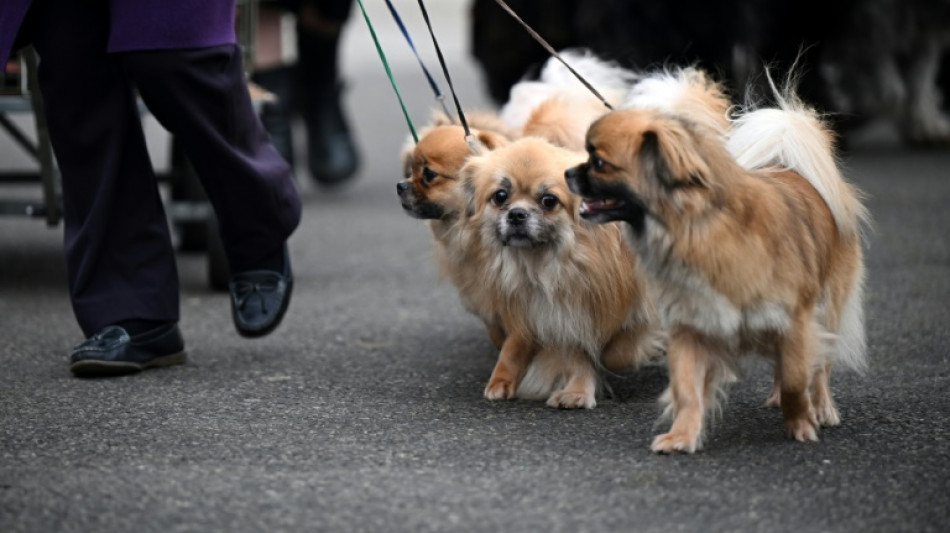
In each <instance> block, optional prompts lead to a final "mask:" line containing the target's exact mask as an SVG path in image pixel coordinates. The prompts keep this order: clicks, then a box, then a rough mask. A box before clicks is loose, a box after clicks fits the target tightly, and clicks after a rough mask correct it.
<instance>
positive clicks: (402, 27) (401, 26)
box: [386, 0, 452, 117]
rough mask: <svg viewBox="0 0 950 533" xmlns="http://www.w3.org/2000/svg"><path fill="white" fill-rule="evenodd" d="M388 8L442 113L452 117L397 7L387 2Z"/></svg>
mask: <svg viewBox="0 0 950 533" xmlns="http://www.w3.org/2000/svg"><path fill="white" fill-rule="evenodd" d="M386 6H387V7H388V8H389V12H390V13H392V16H393V20H395V21H396V25H397V26H399V31H401V32H402V36H403V37H405V38H406V42H407V43H409V48H411V49H412V53H413V55H415V56H416V60H417V61H418V62H419V66H420V67H422V73H423V74H425V76H426V80H428V82H429V87H430V88H431V89H432V92H433V93H434V94H435V99H436V100H438V101H439V104H441V105H442V111H444V112H445V115H446V116H447V117H451V116H452V113H450V112H449V108H448V107H447V106H446V105H445V95H444V94H443V93H442V89H441V88H440V87H439V84H438V83H436V81H435V78H433V77H432V74H431V73H430V72H429V69H428V68H426V65H425V62H423V61H422V57H420V56H419V51H418V50H416V45H415V43H413V42H412V37H410V36H409V30H407V29H406V25H405V24H403V22H402V17H400V16H399V12H398V11H396V6H394V5H393V3H392V2H391V1H390V0H386Z"/></svg>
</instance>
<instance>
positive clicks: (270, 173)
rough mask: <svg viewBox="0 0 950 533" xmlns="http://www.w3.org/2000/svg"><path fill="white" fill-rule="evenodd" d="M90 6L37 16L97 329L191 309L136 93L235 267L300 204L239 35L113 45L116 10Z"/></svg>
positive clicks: (269, 247) (71, 250)
mask: <svg viewBox="0 0 950 533" xmlns="http://www.w3.org/2000/svg"><path fill="white" fill-rule="evenodd" d="M92 4H98V5H90V3H86V2H75V1H70V0H65V1H50V2H43V3H42V6H43V7H42V8H41V9H39V10H38V11H37V12H35V13H33V14H32V15H31V16H35V17H36V18H35V19H34V21H35V27H34V30H33V42H34V46H35V47H36V49H37V52H38V54H39V56H40V68H39V72H38V74H39V81H40V89H41V92H42V95H43V99H44V102H45V104H46V107H47V116H48V122H49V132H50V137H51V140H52V144H53V150H54V153H55V154H56V158H57V161H58V163H59V167H60V170H61V173H62V178H63V200H64V226H65V239H64V240H65V251H66V265H67V270H68V278H69V291H70V297H71V301H72V305H73V310H74V312H75V315H76V318H77V319H78V321H79V325H80V327H81V328H82V330H83V332H84V333H85V334H86V335H87V336H88V335H91V334H92V333H94V332H96V331H98V330H99V329H101V328H102V327H104V326H106V325H109V324H114V323H116V322H118V321H121V320H126V319H146V320H159V321H177V320H178V318H179V286H178V274H177V268H176V263H175V255H174V251H173V249H172V244H171V239H170V234H169V227H168V221H167V219H166V217H165V212H164V209H163V205H162V201H161V198H160V196H159V192H158V186H157V185H158V184H157V181H156V176H155V172H154V170H153V169H152V167H151V163H150V159H149V155H148V152H147V150H146V144H145V137H144V134H143V132H142V126H141V122H140V118H139V111H138V108H137V105H136V97H135V90H137V91H138V94H139V95H140V96H141V98H142V100H143V101H144V102H145V104H146V106H147V107H148V109H149V111H150V112H151V113H153V114H154V115H155V117H156V118H157V119H158V121H159V122H160V123H161V124H162V126H163V127H165V128H166V129H167V130H169V131H170V132H171V133H172V134H173V135H174V136H175V137H176V139H177V140H178V141H179V142H180V144H181V146H182V147H183V148H184V150H185V153H186V155H187V156H188V158H189V159H190V161H191V162H192V165H193V166H194V168H195V170H196V173H197V174H198V176H199V178H200V180H201V182H202V184H203V186H204V188H205V190H206V192H207V193H208V196H209V199H210V202H211V204H212V206H213V207H214V210H215V212H216V214H217V218H218V223H219V227H220V231H221V237H222V240H223V244H224V248H225V253H226V255H227V257H228V261H229V263H230V266H231V269H232V271H233V272H239V271H242V270H248V269H253V268H255V266H256V263H258V262H259V261H260V260H261V258H263V257H265V256H267V255H271V254H273V253H274V252H275V251H276V250H278V249H279V248H280V247H281V246H282V244H283V242H284V241H285V240H286V239H287V237H288V236H289V235H290V234H291V233H292V232H293V231H294V229H295V228H296V227H297V224H298V223H299V221H300V209H301V206H300V198H299V196H298V193H297V189H296V186H295V184H294V182H293V178H292V175H291V171H290V168H289V166H288V165H287V163H286V162H285V161H284V160H283V159H282V158H281V157H280V155H279V154H278V153H277V151H276V150H275V149H274V148H273V146H272V145H271V144H270V141H269V140H268V137H267V134H266V133H265V131H264V129H263V127H262V126H261V123H260V121H259V119H258V117H257V115H256V114H255V113H254V110H253V108H252V106H251V102H250V97H249V95H248V92H247V87H246V84H245V78H244V73H243V70H242V66H241V55H240V51H239V49H238V48H237V47H236V46H235V45H233V44H226V45H221V46H213V47H208V48H189V49H164V50H154V51H128V52H117V53H108V52H107V43H108V40H109V35H110V28H109V10H108V6H107V5H106V4H105V3H98V2H97V3H92ZM34 7H40V6H34Z"/></svg>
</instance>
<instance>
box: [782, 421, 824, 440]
mask: <svg viewBox="0 0 950 533" xmlns="http://www.w3.org/2000/svg"><path fill="white" fill-rule="evenodd" d="M785 427H787V428H788V434H789V436H790V437H793V438H794V439H795V440H797V441H798V442H817V441H818V421H817V420H814V419H813V418H812V417H801V418H795V419H792V420H786V421H785Z"/></svg>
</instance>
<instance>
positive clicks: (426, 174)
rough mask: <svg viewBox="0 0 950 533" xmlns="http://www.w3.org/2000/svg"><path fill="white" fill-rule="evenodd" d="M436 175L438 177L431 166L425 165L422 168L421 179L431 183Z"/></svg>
mask: <svg viewBox="0 0 950 533" xmlns="http://www.w3.org/2000/svg"><path fill="white" fill-rule="evenodd" d="M437 177H439V174H438V173H437V172H436V171H434V170H432V169H431V168H429V167H425V168H423V169H422V179H423V181H425V182H426V183H432V181H433V180H435V178H437Z"/></svg>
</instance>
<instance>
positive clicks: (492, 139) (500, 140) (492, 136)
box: [477, 130, 511, 150]
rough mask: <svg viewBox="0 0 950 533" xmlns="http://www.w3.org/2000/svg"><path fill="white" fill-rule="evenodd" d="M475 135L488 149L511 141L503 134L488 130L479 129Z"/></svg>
mask: <svg viewBox="0 0 950 533" xmlns="http://www.w3.org/2000/svg"><path fill="white" fill-rule="evenodd" d="M477 137H478V140H479V142H481V143H482V145H484V146H485V148H488V149H489V150H494V149H496V148H500V147H502V146H505V145H506V144H508V143H509V142H511V141H509V140H508V138H507V137H505V136H504V135H502V134H500V133H496V132H494V131H488V130H484V131H479V132H478V135H477Z"/></svg>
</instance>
